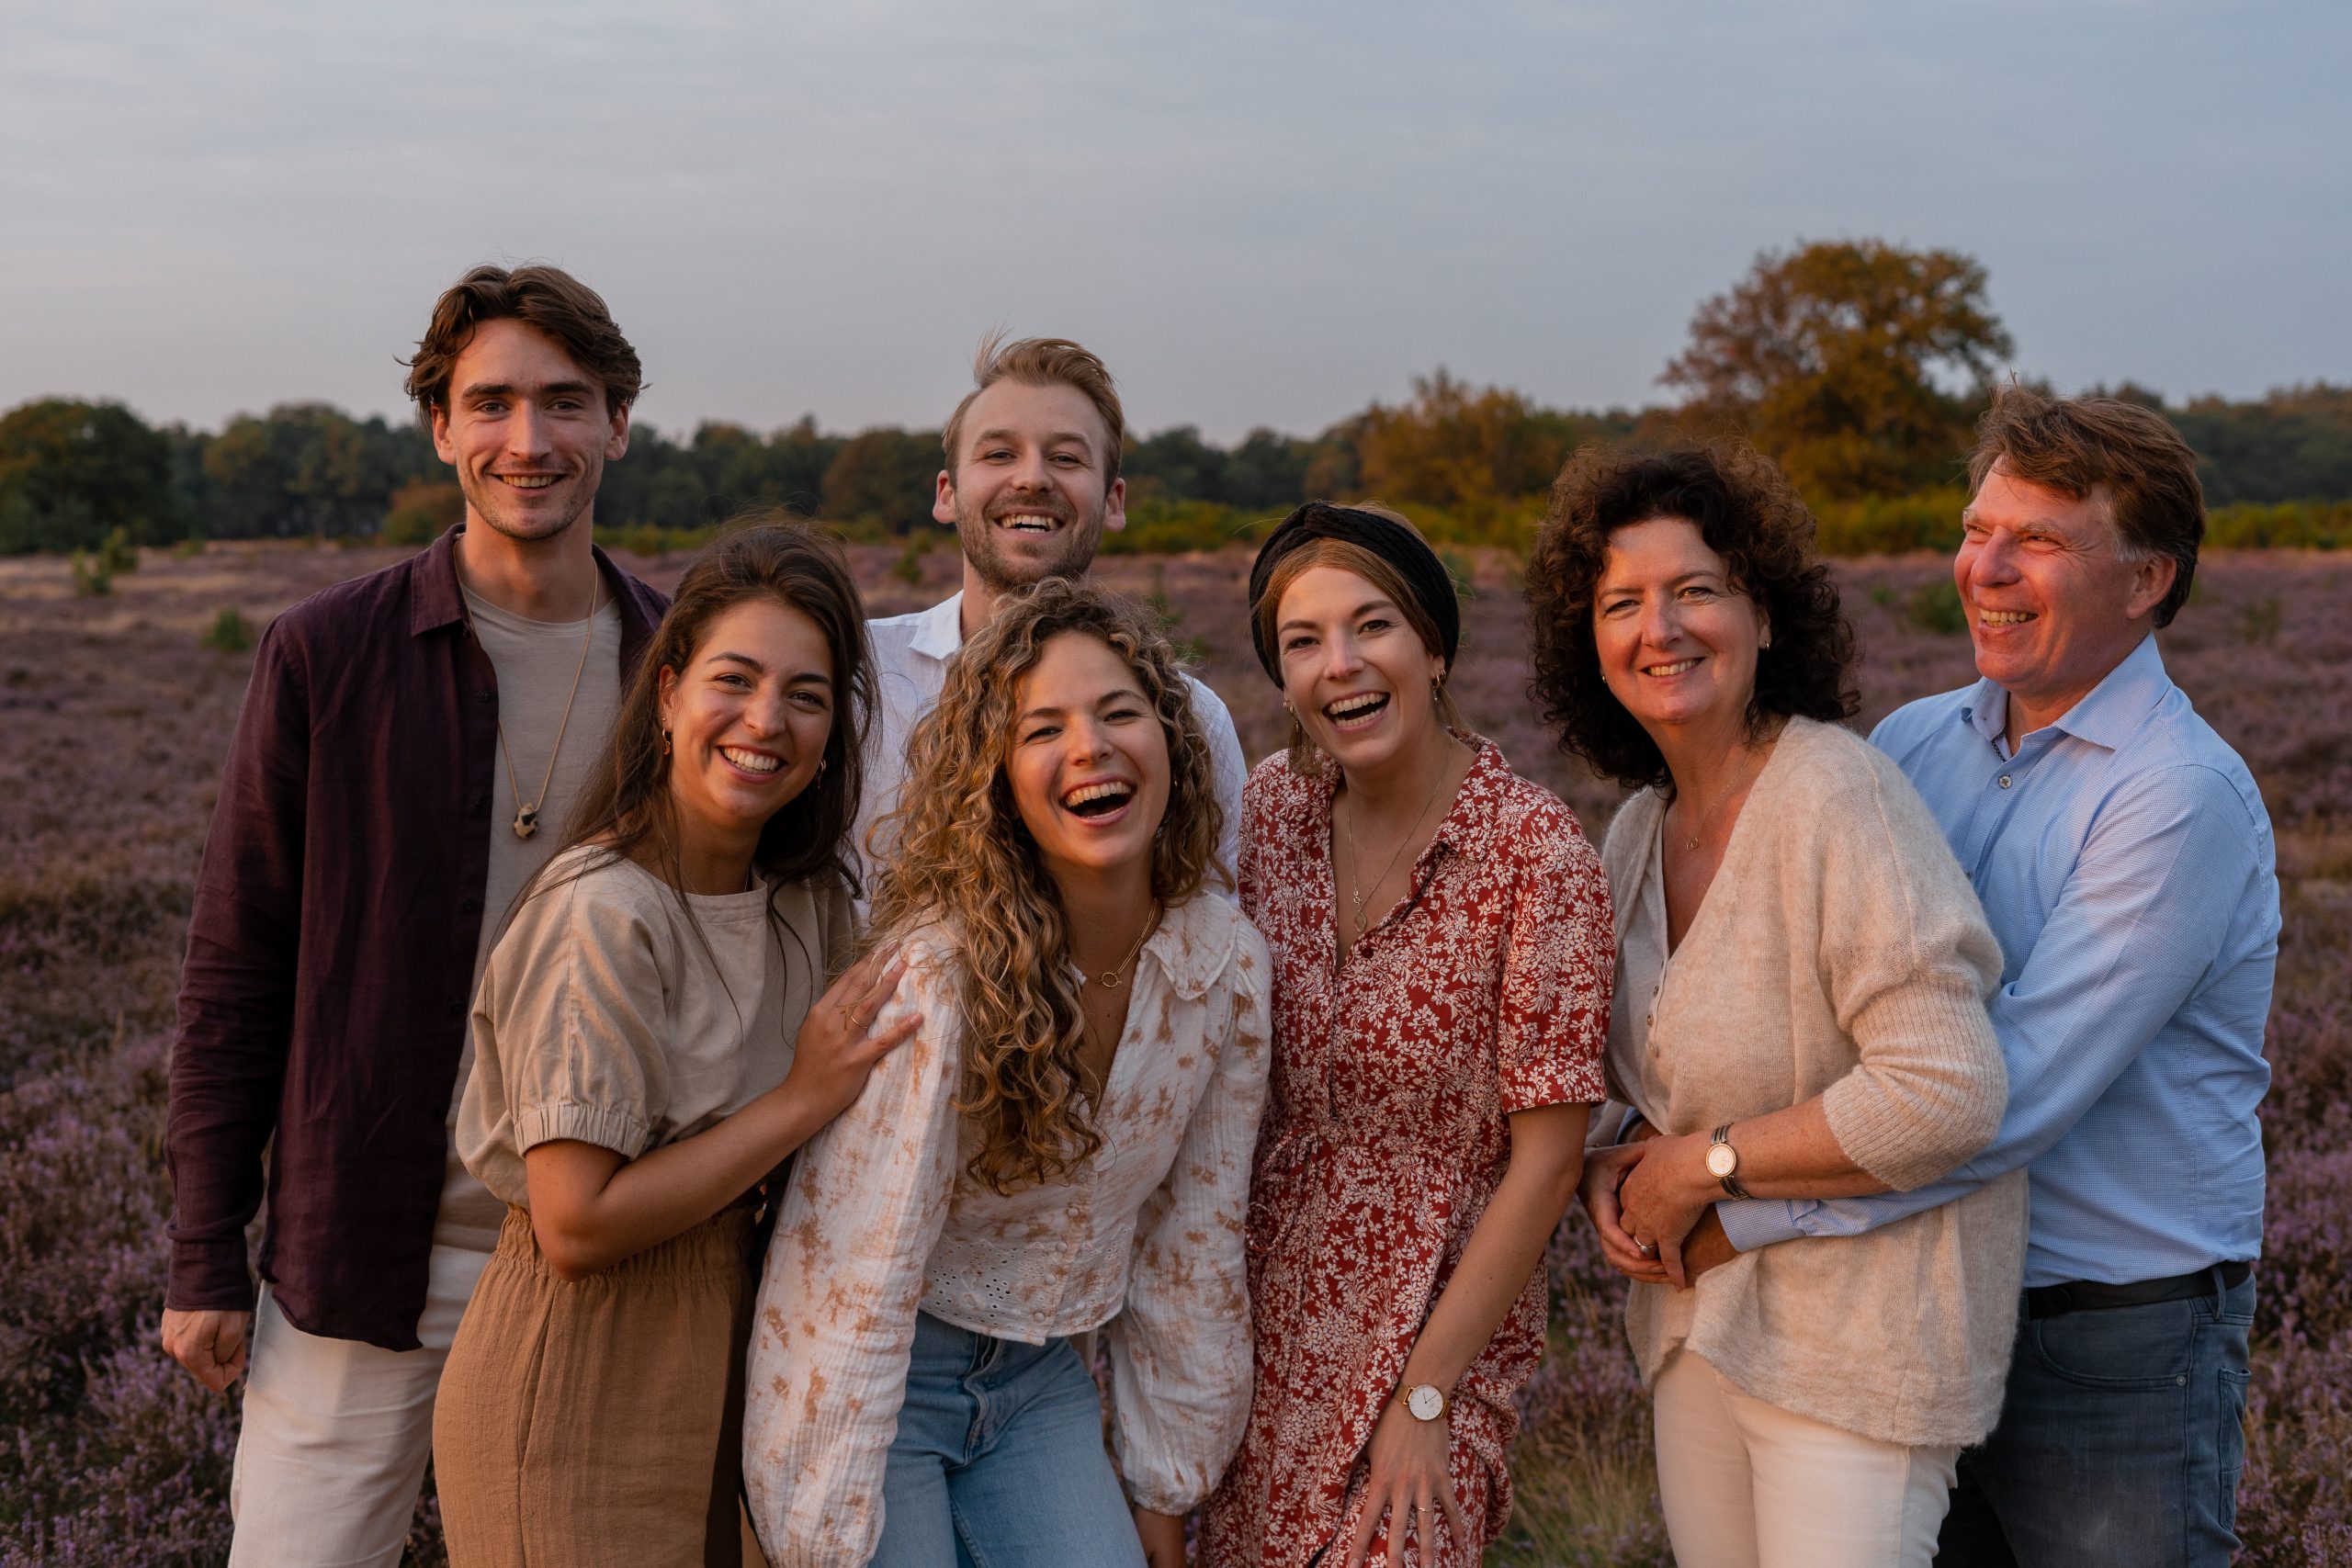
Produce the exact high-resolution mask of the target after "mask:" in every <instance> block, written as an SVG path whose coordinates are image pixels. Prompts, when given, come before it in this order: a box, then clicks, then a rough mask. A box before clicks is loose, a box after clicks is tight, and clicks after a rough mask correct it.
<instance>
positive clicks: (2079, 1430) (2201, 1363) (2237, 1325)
mask: <svg viewBox="0 0 2352 1568" xmlns="http://www.w3.org/2000/svg"><path fill="white" fill-rule="evenodd" d="M2253 1322H2254V1280H2253V1279H2252V1278H2250V1277H2249V1278H2247V1279H2245V1280H2241V1281H2240V1282H2239V1283H2238V1285H2237V1286H2236V1288H2235V1289H2233V1290H2231V1291H2229V1292H2218V1291H2217V1292H2216V1293H2215V1294H2213V1295H2209V1296H2200V1297H2199V1298H2197V1299H2196V1300H2193V1301H2183V1302H2159V1303H2155V1304H2154V1305H2151V1306H2137V1307H2109V1308H2105V1309H2103V1310H2099V1311H2094V1312H2073V1313H2066V1314H2063V1315H2061V1316H2057V1317H2045V1318H2041V1319H2039V1320H2031V1319H2024V1318H2022V1317H2021V1318H2020V1320H2019V1322H2018V1343H2017V1348H2016V1349H2015V1351H2014V1352H2013V1353H2012V1355H2011V1358H2010V1361H2009V1383H2008V1396H2007V1404H2005V1405H2004V1406H2003V1407H2002V1410H2001V1424H2000V1426H1999V1427H1996V1428H1995V1429H1994V1432H1993V1435H1992V1436H1991V1437H1989V1438H1985V1441H1984V1443H1983V1444H1982V1445H1981V1446H1979V1447H1977V1448H1973V1449H1970V1450H1967V1451H1966V1452H1964V1453H1962V1455H1961V1456H1960V1480H1959V1482H1958V1483H1957V1484H1956V1485H1954V1486H1953V1488H1952V1494H1951V1513H1950V1514H1948V1515H1947V1516H1946V1517H1945V1519H1944V1528H1943V1536H1942V1540H1941V1543H1940V1545H1939V1550H1938V1551H1937V1555H1936V1562H1937V1563H1938V1565H1939V1568H2010V1565H2012V1564H2015V1565H2017V1568H2223V1565H2225V1564H2226V1563H2228V1562H2229V1561H2230V1553H2231V1552H2232V1551H2234V1550H2235V1549H2236V1546H2237V1544H2238V1540H2237V1536H2236V1534H2235V1527H2236V1523H2237V1488H2238V1474H2239V1472H2240V1471H2242V1470H2243V1469H2245V1425H2244V1422H2245V1388H2246V1335H2247V1331H2248V1329H2249V1328H2250V1327H2251V1325H2253Z"/></svg>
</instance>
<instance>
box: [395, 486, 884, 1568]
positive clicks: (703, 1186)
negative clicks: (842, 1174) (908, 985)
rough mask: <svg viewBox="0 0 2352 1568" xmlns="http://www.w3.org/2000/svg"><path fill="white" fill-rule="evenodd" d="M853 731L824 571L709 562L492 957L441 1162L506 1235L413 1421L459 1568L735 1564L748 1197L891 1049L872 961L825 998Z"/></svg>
mask: <svg viewBox="0 0 2352 1568" xmlns="http://www.w3.org/2000/svg"><path fill="white" fill-rule="evenodd" d="M872 702H873V694H872V677H871V675H870V673H869V672H868V661H867V654H866V649H865V630H864V622H863V615H862V606H861V605H860V604H859V601H858V596H857V591H856V588H855V586H854V583H853V582H852V581H851V579H850V576H849V572H848V569H847V566H846V563H845V562H844V561H843V560H842V557H841V553H840V551H839V550H838V548H836V547H833V546H831V545H830V544H827V543H824V542H823V541H821V540H820V539H819V538H818V537H816V536H813V535H811V534H809V533H808V532H807V531H805V530H801V529H797V528H787V527H781V526H762V527H755V528H752V529H748V530H746V531H744V532H742V533H740V534H737V535H735V536H731V537H729V538H728V539H726V540H724V541H722V542H721V543H719V544H718V545H716V546H714V547H712V548H711V549H710V551H709V552H708V553H707V554H706V555H705V556H704V557H703V558H701V559H700V560H699V561H697V562H696V563H695V566H694V568H693V570H690V571H688V572H687V573H686V576H685V579H684V581H682V582H681V583H680V584H679V587H678V598H677V602H676V603H675V604H673V606H672V607H671V609H670V612H669V614H668V615H667V616H665V617H664V618H663V620H662V626H661V628H660V629H659V631H657V632H656V634H655V636H654V641H653V645H652V648H651V649H650V651H649V653H648V655H647V657H646V659H645V660H644V662H643V665H642V666H641V671H640V673H639V677H638V679H637V680H636V682H634V684H633V685H632V686H631V688H630V690H629V692H628V695H627V697H626V698H625V699H624V702H623V705H622V709H621V714H620V716H619V719H618V720H617V722H616V727H615V732H614V737H613V742H612V751H611V767H610V769H609V771H608V773H607V774H606V775H605V778H604V780H603V781H602V783H601V784H600V785H599V786H597V787H596V788H594V790H593V791H592V792H591V794H590V795H588V797H587V798H586V800H585V801H584V802H583V803H582V807H581V814H580V818H579V821H578V823H577V825H576V828H575V830H574V832H573V835H572V842H571V847H569V848H568V849H566V850H565V851H563V852H561V853H560V854H558V855H557V856H556V857H555V858H554V859H553V860H552V861H551V862H549V863H548V866H547V868H546V869H545V870H544V871H543V872H541V873H540V874H539V875H538V876H537V877H536V878H535V879H533V881H532V882H531V883H530V884H528V885H527V886H526V887H525V889H524V892H523V894H522V895H521V897H519V898H518V899H517V901H516V905H515V909H514V911H513V912H512V914H511V916H510V917H509V920H508V924H507V928H506V930H505V931H504V932H503V933H502V935H501V936H500V938H499V940H498V942H497V944H496V945H495V947H494V948H493V949H492V953H491V956H490V960H489V963H488V964H487V966H486V967H485V969H484V971H483V975H482V981H481V989H480V991H479V993H478V995H477V998H476V1000H475V1006H474V1044H475V1066H474V1071H473V1075H472V1077H470V1078H469V1080H468V1083H467V1087H466V1090H465V1096H464V1100H463V1103H462V1106H461V1108H460V1111H459V1115H458V1149H459V1153H460V1154H461V1155H462V1156H463V1157H464V1159H465V1162H466V1165H467V1168H469V1169H470V1170H471V1171H472V1172H473V1173H474V1174H475V1175H476V1176H477V1177H479V1178H480V1179H481V1181H482V1182H483V1184H484V1185H485V1186H487V1187H488V1188H489V1189H490V1190H491V1191H492V1192H493V1193H495V1194H497V1195H498V1196H499V1197H501V1198H503V1199H504V1200H505V1201H507V1203H508V1204H509V1205H511V1207H510V1208H509V1209H508V1211H507V1215H506V1221H505V1225H504V1228H503V1231H502V1232H501V1234H500V1236H499V1243H498V1250H497V1253H496V1254H495V1256H494V1257H493V1258H492V1260H491V1262H490V1264H489V1266H488V1267H487V1268H486V1269H485V1270H484V1271H483V1273H482V1276H481V1283H480V1285H478V1286H477V1287H476V1289H475V1292H474V1295H473V1298H472V1301H471V1303H469V1306H468V1308H467V1311H466V1315H465V1318H464V1321H463V1322H462V1323H461V1324H460V1325H459V1326H458V1337H457V1342H456V1344H455V1345H454V1346H453V1347H452V1348H451V1350H450V1352H449V1361H448V1366H447V1371H444V1372H443V1374H442V1379H441V1387H440V1393H439V1398H438V1402H437V1407H436V1410H435V1417H434V1460H435V1475H436V1478H437V1482H438V1486H439V1492H440V1499H441V1511H442V1520H443V1523H444V1525H445V1527H446V1529H447V1538H448V1543H449V1554H450V1558H451V1561H452V1562H454V1563H455V1564H457V1565H458V1568H477V1565H493V1564H495V1565H502V1568H503V1565H520V1564H544V1565H547V1568H587V1565H594V1564H612V1565H614V1568H621V1565H624V1564H626V1565H628V1568H651V1565H655V1564H678V1565H682V1568H683V1565H686V1564H701V1563H706V1562H711V1563H734V1562H738V1561H740V1557H739V1551H740V1542H741V1534H740V1529H739V1522H738V1521H739V1515H740V1506H739V1496H740V1481H739V1474H740V1472H739V1470H738V1454H739V1452H740V1439H739V1438H738V1436H737V1434H738V1431H739V1429H740V1422H741V1365H742V1363H741V1347H742V1345H743V1343H744V1340H745V1337H746V1335H747V1331H748V1324H747V1318H748V1311H749V1306H750V1302H751V1293H752V1268H753V1261H754V1260H753V1256H752V1248H753V1246H754V1234H755V1232H754V1220H755V1210H756V1204H757V1201H758V1197H759V1193H760V1189H761V1186H762V1183H763V1181H764V1180H765V1179H767V1178H768V1176H769V1175H770V1173H771V1172H772V1171H774V1170H775V1168H776V1167H777V1166H778V1165H779V1164H780V1163H781V1162H782V1161H783V1160H785V1159H786V1156H789V1155H790V1154H791V1153H792V1151H793V1150H795V1149H796V1148H797V1147H798V1146H799V1145H801V1144H802V1143H803V1142H805V1141H806V1140H807V1139H808V1138H809V1135H810V1134H813V1133H814V1132H816V1131H817V1129H818V1128H820V1127H821V1126H823V1125H824V1124H825V1123H826V1122H829V1121H831V1119H832V1118H833V1116H834V1115H835V1114H836V1113H838V1112H839V1111H841V1110H842V1107H843V1106H845V1105H847V1104H848V1103H849V1102H850V1100H853V1099H854V1098H855V1096H856V1094H857V1092H858V1090H859V1089H861V1088H862V1087H864V1084H865V1078H866V1075H867V1073H868V1071H869V1070H870V1069H871V1068H872V1066H873V1065H874V1063H875V1062H876V1060H877V1059H878V1058H879V1057H880V1056H881V1055H883V1054H884V1053H885V1052H887V1051H888V1049H889V1048H890V1047H891V1046H893V1045H895V1044H896V1043H899V1041H900V1040H903V1039H904V1038H905V1037H906V1036H907V1034H908V1033H910V1032H911V1024H910V1023H902V1024H899V1025H898V1026H896V1027H893V1028H889V1029H885V1030H882V1031H879V1032H875V1031H874V1030H873V1024H874V1021H875V1019H876V1015H877V1014H878V1013H879V1011H880V1010H881V1007H882V1004H883V1003H884V1002H885V1001H886V1000H887V999H888V997H889V995H890V993H891V990H892V988H893V987H894V986H895V984H896V981H897V978H898V971H897V969H896V968H895V967H894V966H892V965H891V964H889V963H888V957H887V955H883V954H876V955H875V956H873V957H871V958H869V959H867V960H865V961H864V962H862V963H860V964H856V965H854V966H853V967H850V968H849V969H848V970H847V972H846V973H844V974H842V976H841V977H840V979H839V980H838V981H836V982H835V983H834V984H833V985H832V986H831V988H830V989H828V988H827V985H826V982H827V979H828V977H829V976H831V975H832V974H833V973H834V972H835V971H837V970H840V969H842V966H843V964H845V963H846V962H847V960H848V957H849V954H850V949H851V943H852V933H851V925H850V913H849V897H850V887H849V886H848V880H847V877H848V874H847V873H846V871H845V870H844V868H843V865H842V860H841V857H840V854H839V849H838V846H839V845H840V843H841V840H842V834H843V832H844V831H845V829H846V828H847V825H848V823H849V822H850V820H851V819H852V818H853V817H854V814H855V811H856V807H857V780H858V762H859V759H860V757H861V754H862V753H861V750H860V741H861V736H862V728H863V724H864V720H865V715H866V714H867V712H868V711H870V709H871V706H872ZM820 993H821V997H820Z"/></svg>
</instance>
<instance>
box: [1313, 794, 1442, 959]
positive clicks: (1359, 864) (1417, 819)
mask: <svg viewBox="0 0 2352 1568" xmlns="http://www.w3.org/2000/svg"><path fill="white" fill-rule="evenodd" d="M1448 760H1449V761H1450V760H1451V750H1450V749H1449V753H1448ZM1452 772H1453V769H1452V768H1450V767H1448V766H1447V765H1446V764H1445V763H1444V762H1441V763H1439V764H1438V770H1437V779H1436V781H1435V782H1434V783H1432V784H1430V797H1429V798H1428V799H1427V800H1424V801H1423V802H1421V808H1420V810H1419V811H1418V812H1416V813H1414V815H1413V825H1412V826H1411V827H1410V828H1408V829H1405V837H1404V839H1403V840H1401V841H1399V842H1398V844H1397V852H1396V853H1395V854H1393V855H1390V856H1389V857H1388V863H1387V864H1386V865H1385V866H1384V867H1382V868H1381V872H1380V875H1379V877H1378V878H1377V879H1376V880H1374V883H1373V884H1372V886H1374V888H1377V887H1379V886H1380V885H1381V883H1383V882H1385V881H1387V880H1388V875H1389V873H1391V872H1393V871H1395V870H1396V869H1397V862H1398V861H1400V860H1402V859H1404V858H1405V849H1406V846H1407V845H1409V844H1410V843H1411V842H1412V841H1413V840H1415V839H1416V838H1419V836H1420V831H1421V819H1422V818H1425V817H1427V816H1428V815H1429V814H1430V807H1432V806H1435V805H1436V804H1437V795H1438V791H1440V790H1442V789H1443V788H1444V787H1445V775H1446V774H1447V773H1452ZM1348 807H1349V809H1348V816H1347V820H1346V821H1344V822H1342V823H1340V831H1342V832H1344V833H1346V834H1347V836H1348V874H1349V875H1350V876H1351V877H1352V878H1353V879H1354V883H1355V885H1354V886H1352V887H1351V888H1349V890H1348V891H1349V892H1350V893H1351V895H1352V896H1353V897H1354V898H1355V906H1356V908H1355V916H1356V940H1357V941H1358V942H1362V941H1363V933H1364V931H1365V929H1366V928H1365V926H1364V921H1363V899H1364V882H1363V855H1362V854H1361V853H1359V852H1357V849H1356V814H1355V803H1354V802H1353V801H1352V800H1351V801H1350V802H1349V803H1348Z"/></svg>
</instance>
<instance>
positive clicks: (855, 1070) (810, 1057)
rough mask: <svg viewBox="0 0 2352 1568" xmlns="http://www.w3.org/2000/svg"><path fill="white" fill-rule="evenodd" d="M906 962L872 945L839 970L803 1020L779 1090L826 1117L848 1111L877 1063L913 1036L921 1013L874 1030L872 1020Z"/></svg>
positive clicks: (894, 987)
mask: <svg viewBox="0 0 2352 1568" xmlns="http://www.w3.org/2000/svg"><path fill="white" fill-rule="evenodd" d="M906 972H907V961H906V960H905V959H904V958H902V957H900V956H899V954H898V953H897V952H896V951H895V950H892V949H888V948H876V949H875V950H874V951H873V952H872V953H867V954H866V955H865V957H863V958H861V959H859V960H858V961H857V962H856V963H854V964H851V965H850V966H849V967H848V968H847V969H845V970H843V971H842V976H841V978H840V979H838V980H835V981H834V982H833V983H832V985H831V986H830V987H827V988H826V991H825V994H824V995H823V996H821V997H820V998H817V1004H816V1005H815V1006H814V1007H812V1008H810V1009H809V1016H808V1017H807V1018H806V1019H804V1020H802V1021H801V1024H800V1033H799V1037H798V1038H797V1040H796V1041H795V1042H794V1043H793V1048H792V1070H791V1072H790V1073H789V1074H787V1075H786V1077H785V1080H784V1085H783V1087H782V1088H781V1089H778V1090H777V1092H778V1093H780V1094H786V1095H789V1096H791V1097H793V1098H794V1099H796V1100H800V1101H801V1102H802V1103H804V1104H806V1105H808V1106H809V1108H810V1109H811V1110H812V1111H815V1112H816V1113H817V1114H818V1115H820V1116H821V1117H822V1118H823V1120H825V1121H828V1122H830V1121H831V1120H832V1119H833V1118H834V1117H836V1116H838V1115H840V1114H841V1113H842V1111H846V1110H848V1109H849V1108H850V1106H851V1104H852V1103H853V1102H854V1101H855V1100H856V1099H857V1097H858V1095H859V1094H860V1093H861V1092H863V1091H864V1089H865V1080H866V1079H867V1077H871V1076H872V1074H873V1072H874V1067H875V1064H876V1063H877V1062H879V1061H881V1060H882V1058H883V1057H885V1056H887V1055H889V1054H890V1053H891V1052H892V1051H893V1050H895V1049H897V1048H898V1047H899V1045H901V1044H903V1043H906V1042H907V1041H908V1040H909V1039H910V1038H911V1037H912V1036H913V1034H914V1032H915V1030H916V1029H917V1028H918V1027H920V1026H921V1024H922V1017H921V1015H920V1014H917V1013H914V1012H909V1013H908V1015H907V1016H906V1017H904V1018H902V1019H900V1020H899V1021H897V1022H896V1023H893V1024H892V1025H890V1027H889V1028H888V1029H886V1030H883V1031H881V1032H879V1033H876V1032H875V1028H874V1024H875V1021H876V1019H878V1018H880V1017H881V1016H882V1010H883V1008H884V1007H885V1006H886V1005H887V1004H888V1002H889V1000H890V998H891V997H892V996H894V995H895V994H896V993H897V991H898V989H899V980H900V979H901V978H903V977H904V976H905V975H906Z"/></svg>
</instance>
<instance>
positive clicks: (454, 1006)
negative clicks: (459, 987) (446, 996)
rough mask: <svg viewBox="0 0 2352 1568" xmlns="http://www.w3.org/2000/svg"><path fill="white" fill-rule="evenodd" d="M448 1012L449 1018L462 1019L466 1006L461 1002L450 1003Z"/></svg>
mask: <svg viewBox="0 0 2352 1568" xmlns="http://www.w3.org/2000/svg"><path fill="white" fill-rule="evenodd" d="M448 1012H449V1016H450V1017H451V1018H463V1017H464V1016H465V1012H466V1004H465V1003H463V1002H451V1003H450V1004H449V1008H448Z"/></svg>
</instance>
